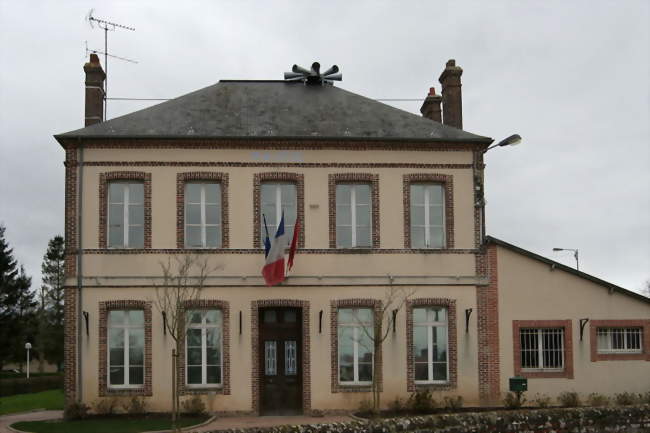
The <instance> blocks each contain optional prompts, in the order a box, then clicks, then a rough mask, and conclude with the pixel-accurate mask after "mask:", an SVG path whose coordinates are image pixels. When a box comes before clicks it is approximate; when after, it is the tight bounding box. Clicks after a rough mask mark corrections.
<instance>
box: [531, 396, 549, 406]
mask: <svg viewBox="0 0 650 433" xmlns="http://www.w3.org/2000/svg"><path fill="white" fill-rule="evenodd" d="M533 403H535V406H537V407H541V408H545V407H549V406H550V405H551V397H549V396H548V395H546V394H539V393H537V394H535V397H534V398H533Z"/></svg>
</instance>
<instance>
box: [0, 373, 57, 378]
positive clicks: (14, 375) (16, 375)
mask: <svg viewBox="0 0 650 433" xmlns="http://www.w3.org/2000/svg"><path fill="white" fill-rule="evenodd" d="M60 374H63V372H58V373H56V372H55V373H37V372H35V371H32V372H30V373H29V377H41V376H58V375H60ZM21 377H27V373H25V372H23V373H13V372H9V371H3V372H0V379H16V378H21Z"/></svg>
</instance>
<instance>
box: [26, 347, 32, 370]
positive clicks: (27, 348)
mask: <svg viewBox="0 0 650 433" xmlns="http://www.w3.org/2000/svg"><path fill="white" fill-rule="evenodd" d="M31 348H32V343H30V342H27V343H25V349H26V350H27V379H29V349H31Z"/></svg>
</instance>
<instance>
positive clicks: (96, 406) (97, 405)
mask: <svg viewBox="0 0 650 433" xmlns="http://www.w3.org/2000/svg"><path fill="white" fill-rule="evenodd" d="M92 407H93V412H95V413H96V414H97V415H112V414H114V413H115V409H117V400H116V399H114V398H99V399H97V400H95V401H94V402H93V404H92Z"/></svg>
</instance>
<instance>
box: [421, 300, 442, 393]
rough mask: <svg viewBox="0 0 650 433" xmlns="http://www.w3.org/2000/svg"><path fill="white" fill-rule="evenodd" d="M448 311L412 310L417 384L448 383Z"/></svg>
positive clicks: (436, 308) (433, 308)
mask: <svg viewBox="0 0 650 433" xmlns="http://www.w3.org/2000/svg"><path fill="white" fill-rule="evenodd" d="M448 354H449V350H448V332H447V309H446V308H444V307H417V308H413V361H414V363H415V365H414V367H415V368H414V372H415V376H414V379H415V383H439V382H447V381H448V380H449V379H448V378H449V368H448V366H449V355H448Z"/></svg>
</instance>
